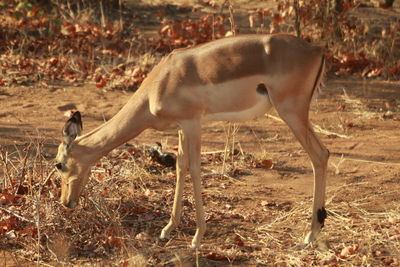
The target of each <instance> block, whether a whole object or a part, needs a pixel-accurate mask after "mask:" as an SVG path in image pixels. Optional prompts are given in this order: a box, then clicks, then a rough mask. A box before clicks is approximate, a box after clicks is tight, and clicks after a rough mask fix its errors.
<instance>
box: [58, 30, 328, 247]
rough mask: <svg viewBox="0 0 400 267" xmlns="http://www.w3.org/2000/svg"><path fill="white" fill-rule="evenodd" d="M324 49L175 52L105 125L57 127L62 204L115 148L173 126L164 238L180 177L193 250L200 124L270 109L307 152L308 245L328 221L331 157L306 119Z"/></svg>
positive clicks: (301, 45)
mask: <svg viewBox="0 0 400 267" xmlns="http://www.w3.org/2000/svg"><path fill="white" fill-rule="evenodd" d="M324 67H325V59H324V49H323V48H322V47H319V46H315V45H312V44H310V43H308V42H306V41H304V40H302V39H299V38H296V37H294V36H291V35H287V34H276V35H244V36H238V37H229V38H225V39H220V40H217V41H212V42H209V43H206V44H201V45H198V46H196V47H193V48H187V49H177V50H174V51H173V52H172V53H171V54H169V55H168V56H167V57H165V58H164V59H163V60H162V61H161V62H160V63H159V64H158V65H157V66H155V67H154V69H153V70H152V71H151V72H150V73H149V75H148V77H147V78H146V79H145V80H144V81H143V83H142V85H141V86H140V88H139V89H138V90H137V91H136V92H135V93H134V95H133V96H132V97H131V98H130V100H129V101H128V103H127V104H126V105H125V106H124V107H123V108H122V109H121V110H120V111H119V112H118V113H117V114H116V115H115V116H114V117H113V118H112V119H110V120H109V121H107V122H106V123H104V124H103V125H101V126H99V127H98V128H96V129H94V130H92V131H91V132H89V133H87V134H85V135H81V131H82V121H81V115H80V113H79V112H76V113H74V114H73V115H72V117H71V118H70V119H69V120H68V121H67V123H66V124H65V126H64V128H63V131H62V133H63V141H62V143H61V144H60V146H59V148H58V154H57V157H56V161H57V164H56V167H57V169H59V170H60V172H61V176H62V182H61V202H62V204H64V205H65V206H66V207H69V208H73V207H75V206H76V205H77V204H78V199H79V196H80V194H81V192H82V190H83V188H84V186H85V184H86V183H87V181H88V177H89V173H90V168H91V166H92V165H93V164H95V163H96V161H98V160H99V159H100V158H101V157H102V156H104V155H106V154H107V153H108V152H110V151H111V150H112V149H113V148H115V147H117V146H119V145H121V144H123V143H125V142H127V141H128V140H130V139H132V138H134V137H135V136H137V135H138V134H139V133H141V132H142V131H143V130H145V129H147V128H154V129H157V130H165V129H170V128H171V127H176V126H179V131H178V136H179V147H178V155H177V164H176V172H177V182H176V189H175V196H174V204H173V208H172V214H171V218H170V220H169V223H168V224H167V225H166V226H165V227H164V229H163V230H162V232H161V235H160V238H162V239H166V238H168V236H169V234H170V233H171V231H172V230H174V229H175V228H176V227H177V226H178V224H179V221H180V217H181V211H182V193H183V188H184V186H183V183H184V180H185V175H186V173H187V171H189V173H190V176H191V180H192V182H193V187H194V199H195V209H196V233H195V235H194V237H193V240H192V247H195V248H197V247H199V246H200V242H201V240H202V238H203V236H204V233H205V230H206V224H205V219H204V210H203V201H202V197H201V180H200V179H201V174H200V146H201V123H202V122H203V121H210V120H222V121H244V120H248V119H252V118H254V117H256V116H260V115H263V114H265V113H266V112H267V111H268V110H269V109H270V108H271V107H274V108H275V109H276V110H277V112H278V114H279V116H280V117H281V118H282V119H283V120H284V121H285V122H286V124H287V125H288V126H289V128H290V129H291V130H292V132H293V133H294V135H295V136H296V138H297V139H298V141H299V142H300V144H301V145H302V146H303V148H304V149H305V151H306V152H307V153H308V155H309V157H310V160H311V162H312V167H313V171H314V201H313V207H312V221H311V228H310V231H309V232H308V234H307V235H306V237H305V243H310V242H312V241H314V240H315V239H316V237H317V235H318V233H319V232H320V230H321V228H322V227H323V225H324V220H325V218H326V211H325V208H324V205H325V184H326V182H325V180H326V168H327V161H328V158H329V151H328V150H327V149H326V148H325V147H324V145H323V144H322V143H321V142H320V141H319V139H318V138H317V136H316V135H315V133H314V131H313V129H312V128H311V127H310V122H309V118H308V113H309V108H310V103H311V100H312V97H313V95H314V94H315V92H317V90H318V88H319V86H320V83H321V80H322V77H323V73H324Z"/></svg>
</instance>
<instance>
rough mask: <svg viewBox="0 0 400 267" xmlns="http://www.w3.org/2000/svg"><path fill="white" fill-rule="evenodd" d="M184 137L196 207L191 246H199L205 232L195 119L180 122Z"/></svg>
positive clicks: (198, 135) (197, 132) (197, 129)
mask: <svg viewBox="0 0 400 267" xmlns="http://www.w3.org/2000/svg"><path fill="white" fill-rule="evenodd" d="M181 127H182V129H183V132H184V135H185V137H187V140H188V145H189V149H188V150H189V172H190V177H191V179H192V182H193V191H194V201H195V208H196V226H197V227H196V234H195V235H194V237H193V239H192V248H199V247H200V243H201V240H202V239H203V236H204V233H205V232H206V221H205V216H204V208H203V199H202V196H201V174H200V146H201V136H200V135H201V126H200V122H199V121H197V120H193V121H185V122H182V123H181Z"/></svg>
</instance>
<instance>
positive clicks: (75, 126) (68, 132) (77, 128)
mask: <svg viewBox="0 0 400 267" xmlns="http://www.w3.org/2000/svg"><path fill="white" fill-rule="evenodd" d="M81 133H82V119H81V113H80V112H79V111H76V112H74V114H72V116H71V118H70V119H69V120H68V121H67V122H66V123H65V125H64V128H63V130H62V134H63V138H64V143H66V144H67V145H70V144H71V143H72V142H73V141H74V140H75V138H76V137H77V136H79V135H81Z"/></svg>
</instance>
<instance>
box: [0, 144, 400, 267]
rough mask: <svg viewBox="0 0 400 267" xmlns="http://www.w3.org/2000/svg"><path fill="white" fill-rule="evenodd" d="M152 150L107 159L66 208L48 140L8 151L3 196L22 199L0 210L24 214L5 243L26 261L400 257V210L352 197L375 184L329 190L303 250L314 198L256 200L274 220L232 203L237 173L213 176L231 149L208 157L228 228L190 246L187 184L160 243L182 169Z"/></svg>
mask: <svg viewBox="0 0 400 267" xmlns="http://www.w3.org/2000/svg"><path fill="white" fill-rule="evenodd" d="M147 151H148V147H145V146H143V147H136V146H125V147H123V148H119V149H117V150H114V151H113V152H112V153H111V154H110V155H109V156H108V157H106V158H103V159H102V161H101V162H100V163H99V164H97V165H96V167H94V168H93V172H92V175H91V179H90V182H89V184H88V186H87V187H86V189H85V192H84V194H83V196H82V197H81V206H80V207H78V208H77V209H75V210H67V209H65V208H63V207H62V206H61V205H60V204H59V203H58V194H59V193H58V192H59V181H58V177H57V176H58V175H57V174H56V173H54V172H53V162H52V161H51V160H47V159H46V158H45V157H44V152H43V148H42V145H41V144H40V143H32V144H31V145H29V146H27V147H26V148H25V149H21V150H17V151H16V152H14V153H11V154H8V155H7V157H6V158H5V157H4V155H5V152H4V150H3V154H2V155H3V161H2V163H3V165H7V168H3V170H6V172H5V173H4V176H3V177H7V179H6V180H7V181H9V182H10V181H11V183H10V184H6V185H7V186H6V185H4V184H3V195H2V196H4V192H5V191H4V189H5V188H8V189H9V192H10V193H11V194H12V195H14V196H15V197H16V199H15V200H10V201H8V202H7V201H5V200H4V197H3V198H2V205H1V206H0V207H1V210H0V214H1V218H2V219H3V220H4V219H5V218H9V217H10V216H11V217H15V218H16V220H15V222H14V224H13V225H6V224H4V221H2V232H1V246H2V248H4V249H11V251H12V253H13V254H14V255H15V257H17V258H19V259H20V260H21V259H23V260H24V261H26V262H35V263H38V264H42V265H48V266H54V265H58V264H62V265H69V264H73V265H76V264H77V265H85V264H89V265H101V266H103V265H104V264H106V265H112V266H121V265H122V266H144V265H146V264H147V265H149V266H193V265H195V264H196V262H197V263H198V264H199V265H200V266H225V265H240V266H243V265H248V264H258V265H267V266H270V265H271V264H272V265H274V266H305V265H312V264H314V265H317V266H320V265H330V266H337V265H346V266H379V265H390V264H392V266H397V265H398V261H399V258H398V255H400V245H399V244H400V232H399V224H400V216H399V214H400V210H399V208H398V207H397V208H388V209H387V210H384V211H376V210H373V209H372V207H373V206H374V205H372V204H373V203H377V202H379V201H380V199H381V198H382V194H375V195H365V197H364V198H361V199H356V200H354V201H351V202H348V201H343V198H342V196H343V195H351V194H352V193H354V192H355V191H358V190H360V188H362V186H365V185H366V184H367V183H356V184H346V185H344V186H342V187H340V188H335V189H334V190H331V191H330V192H328V193H327V195H328V196H332V197H331V198H330V199H328V201H327V208H328V210H329V215H330V216H329V217H328V218H329V219H328V220H327V223H326V230H325V231H324V232H323V234H322V235H321V238H320V240H318V242H317V243H316V244H314V245H313V246H308V247H305V248H303V247H300V246H299V245H298V244H301V241H302V240H301V239H302V237H301V236H300V235H299V233H301V232H305V230H306V229H305V228H306V226H307V223H306V222H307V221H308V219H309V216H310V206H311V200H307V201H302V202H298V203H296V204H294V205H293V206H292V205H286V204H285V203H282V204H279V203H278V204H276V203H272V204H271V205H270V204H267V205H265V206H262V205H261V206H257V209H258V210H255V211H254V214H261V213H264V215H266V216H267V217H268V218H270V219H268V220H267V222H266V221H265V220H264V221H263V220H260V218H258V217H257V216H255V215H253V216H254V217H251V216H247V215H246V214H247V213H246V211H238V210H235V209H232V208H231V207H229V206H228V205H227V202H224V201H223V200H224V198H226V195H224V194H221V192H220V190H219V189H218V188H219V186H220V184H221V183H222V184H224V185H225V186H227V187H228V188H229V187H230V186H231V185H232V184H235V180H237V178H234V179H232V180H230V179H228V180H227V179H226V178H223V177H220V178H218V177H219V175H217V176H215V175H213V169H214V168H215V166H216V165H218V164H221V163H222V161H223V160H224V152H216V153H213V154H205V155H203V167H204V169H205V170H204V173H205V174H204V183H205V188H206V189H205V200H206V205H207V206H208V207H207V210H208V212H207V217H208V219H207V220H208V221H209V224H211V225H215V223H218V224H220V223H221V224H222V225H224V227H223V228H221V227H215V226H211V227H209V230H208V233H207V236H206V240H205V242H204V245H203V247H202V249H200V250H199V251H192V250H190V249H189V248H188V244H189V243H190V239H191V236H192V234H193V231H194V229H195V219H194V214H193V207H194V206H193V199H192V197H191V194H190V190H185V199H186V200H185V207H184V215H183V218H182V225H181V227H180V228H179V230H177V231H176V233H175V234H174V235H173V239H171V240H170V241H168V242H160V241H159V240H158V239H157V236H158V234H159V232H160V231H161V229H162V227H163V226H164V224H165V223H166V222H167V221H168V219H169V212H170V209H171V205H172V199H173V187H174V172H173V170H172V169H165V168H163V167H162V166H160V165H158V164H156V163H155V162H153V161H152V160H151V159H150V157H149V155H148V153H147ZM230 156H231V155H230ZM249 158H251V160H249ZM253 161H254V157H252V156H249V155H247V156H246V157H244V156H243V155H242V154H237V155H234V156H233V157H232V158H230V160H229V161H227V162H226V164H227V165H229V166H230V165H231V164H234V166H235V168H238V167H240V168H244V167H246V166H247V168H252V166H249V165H252V164H253V163H254V162H253ZM21 173H23V175H21ZM230 174H236V175H239V174H238V173H230ZM49 177H50V178H49ZM210 177H212V179H209V178H210ZM48 178H49V179H48ZM4 181H5V180H3V182H4ZM17 192H19V193H20V194H16V193H17ZM384 194H386V195H396V194H398V192H397V190H393V191H389V192H385V193H384ZM239 199H240V197H239ZM239 199H238V200H239ZM228 203H231V202H228ZM4 227H8V228H7V231H5V230H4V229H5V228H4ZM232 235H233V236H232ZM185 264H186V265H185ZM396 264H397V265H396Z"/></svg>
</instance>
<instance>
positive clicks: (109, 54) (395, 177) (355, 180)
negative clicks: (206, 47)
mask: <svg viewBox="0 0 400 267" xmlns="http://www.w3.org/2000/svg"><path fill="white" fill-rule="evenodd" d="M31 2H32V3H30V2H29V1H25V2H23V1H9V3H8V4H3V3H1V11H0V12H1V13H0V14H1V16H0V20H1V23H2V27H1V28H0V37H1V38H0V39H1V41H0V42H1V46H0V50H1V58H0V64H1V70H2V72H1V74H0V86H2V87H13V86H20V85H25V86H48V85H49V84H57V83H58V84H59V83H63V84H75V85H77V84H84V83H85V84H87V83H93V84H95V85H96V87H97V88H107V89H114V88H122V89H135V88H137V86H139V85H140V83H141V82H142V80H143V79H144V78H145V76H146V73H147V72H148V71H149V70H150V69H151V67H152V66H153V65H154V64H155V63H156V62H157V61H158V59H159V58H160V57H161V56H162V55H164V54H165V53H167V52H169V51H170V50H171V49H173V48H176V47H184V46H191V45H194V44H197V43H201V42H205V41H207V40H211V39H214V38H221V37H223V36H224V35H225V34H226V33H227V32H229V31H231V30H235V31H241V32H275V31H291V32H295V30H296V27H295V26H293V25H295V24H294V21H295V20H296V17H297V19H298V21H299V22H300V24H299V26H298V27H297V30H298V32H300V33H301V34H302V36H303V37H304V38H306V39H309V40H313V41H316V40H319V42H321V43H323V44H325V45H326V46H327V48H329V53H328V59H329V65H330V69H331V71H330V73H329V75H330V76H333V75H340V76H346V77H363V78H364V79H372V78H376V79H392V80H395V79H398V77H399V75H400V59H399V57H400V55H399V51H400V49H399V38H400V35H399V32H400V24H399V15H398V10H397V9H395V10H380V11H379V12H382V13H383V14H384V15H386V16H387V19H386V20H381V21H380V22H379V23H376V24H372V23H367V22H368V21H370V20H368V19H369V17H368V12H375V11H373V10H372V8H371V10H368V9H366V8H364V9H362V8H361V7H360V3H359V2H357V1H343V3H344V6H343V8H342V9H340V10H337V12H338V13H337V14H336V16H332V14H333V13H332V14H331V13H330V12H329V11H331V10H332V8H333V6H329V5H327V2H331V1H299V7H298V9H297V10H298V12H297V13H296V12H295V10H296V9H294V8H293V6H292V5H291V3H292V1H279V2H278V5H275V4H271V3H268V7H263V5H261V4H260V5H259V6H251V5H250V7H251V8H250V9H248V10H246V9H240V8H239V7H237V9H233V10H232V9H231V12H232V11H233V12H235V14H237V17H238V19H237V21H236V23H235V25H236V26H237V28H236V29H232V28H231V26H232V24H231V23H229V11H228V10H229V9H228V8H227V6H224V5H222V2H221V3H219V2H214V1H208V2H201V5H196V8H195V9H193V7H192V6H184V7H182V6H175V5H160V6H147V5H142V6H140V7H127V6H123V5H120V2H119V1H109V2H108V1H75V2H74V3H76V4H72V3H73V1H60V0H58V1H55V0H54V1H31ZM41 2H46V3H51V6H48V7H46V6H45V5H41ZM305 2H309V3H308V4H305ZM227 3H229V1H225V4H227ZM55 7H57V8H55ZM192 11H193V18H189V16H188V15H187V14H188V13H191V12H192ZM210 11H212V12H213V13H210V14H209V12H210ZM296 14H297V15H296ZM330 14H331V15H330ZM93 18H98V19H93ZM338 18H339V19H338ZM380 18H381V19H382V17H380ZM362 19H364V20H362ZM366 21H367V22H366ZM231 22H232V20H231ZM250 26H251V27H250ZM142 28H143V29H146V31H144V30H141V29H142ZM395 85H396V84H395ZM338 88H339V87H338ZM397 89H398V88H397ZM1 92H2V90H1V87H0V93H1ZM329 94H330V93H328V96H325V97H323V100H322V101H321V102H319V103H318V105H317V107H316V108H314V110H313V113H317V114H319V116H320V118H318V123H317V124H316V125H315V128H316V129H319V132H320V134H321V135H323V136H324V138H325V140H324V141H325V142H327V143H328V147H335V144H336V143H344V142H348V143H345V147H346V149H347V152H348V153H347V154H346V153H345V152H343V153H338V154H335V153H333V156H332V159H331V161H330V162H331V163H330V164H331V167H332V171H331V173H330V175H331V176H333V177H335V178H337V179H341V181H342V182H343V183H341V184H339V183H336V184H335V186H331V187H329V189H328V192H327V196H328V199H327V207H328V210H329V214H328V215H329V217H328V218H329V219H328V220H327V222H326V226H325V227H326V229H327V230H326V231H325V232H324V233H323V235H322V237H321V238H320V240H319V241H318V242H317V244H315V245H314V246H308V247H305V248H303V247H300V246H299V244H301V241H302V236H301V233H303V232H304V230H305V227H306V226H307V224H306V223H307V221H308V219H309V216H310V206H311V198H310V197H309V196H308V195H307V197H305V196H304V195H303V196H301V195H300V196H297V197H290V196H288V195H289V193H290V192H294V191H290V190H291V189H290V186H289V189H284V190H283V189H281V188H278V189H277V188H274V187H272V186H268V183H259V184H256V185H254V186H244V185H245V184H246V183H247V182H248V181H247V180H246V177H247V176H248V175H252V176H255V177H258V176H259V177H263V176H265V175H266V176H280V178H279V179H280V180H279V181H281V182H287V180H288V179H293V180H291V181H292V182H295V180H296V177H297V176H298V175H304V176H311V172H310V171H309V169H305V167H304V165H305V166H308V165H307V164H304V165H301V164H300V165H296V164H299V163H292V164H294V165H290V166H292V167H290V166H289V167H288V166H287V165H288V164H289V162H293V161H295V162H296V161H301V159H302V158H304V154H302V152H299V151H300V148H299V147H295V146H294V145H293V144H294V143H293V142H292V141H288V140H287V139H285V138H284V137H282V135H281V131H282V129H283V128H282V127H281V126H280V122H278V121H274V122H272V123H271V122H269V123H270V124H269V125H270V126H271V127H273V128H275V129H276V130H275V132H273V134H272V133H271V135H268V136H262V137H260V136H257V134H258V132H257V134H256V132H255V131H253V129H251V130H243V129H242V130H240V128H229V129H228V128H227V129H225V131H223V130H221V131H217V132H214V131H215V130H214V129H213V130H211V129H207V130H206V131H205V132H207V134H208V137H209V138H213V136H215V135H217V136H219V138H220V139H223V138H221V136H224V137H225V138H224V139H226V142H225V144H226V145H225V149H223V147H222V148H220V149H221V151H217V149H216V148H214V147H212V145H209V147H210V146H211V147H212V149H209V150H208V151H211V152H207V153H203V154H202V171H203V186H204V194H203V197H204V201H205V205H206V208H207V223H208V226H209V228H208V232H207V234H206V240H205V241H204V244H203V246H202V248H201V249H200V250H198V251H192V250H190V249H188V244H189V243H190V239H191V237H192V235H193V233H194V229H195V216H194V213H193V209H194V205H193V198H192V195H191V190H190V189H191V188H190V183H188V185H187V188H186V190H185V194H184V198H185V203H184V215H183V218H182V225H181V226H180V227H179V229H178V230H177V231H176V232H175V233H174V234H173V238H172V239H171V240H170V241H168V242H161V241H159V240H158V239H157V237H158V235H159V233H160V231H161V229H162V227H163V226H164V225H165V223H166V222H167V221H168V219H169V212H170V210H171V205H172V200H173V193H174V192H173V188H174V184H175V181H174V178H175V173H174V169H173V168H171V167H166V166H164V165H163V164H160V163H159V162H157V160H156V159H155V158H154V157H153V156H152V152H151V151H152V150H151V147H149V146H145V145H137V144H134V145H126V146H123V147H120V148H118V149H116V150H114V151H113V152H112V153H110V154H109V155H108V156H107V157H104V158H103V159H102V160H101V162H99V163H98V164H97V165H96V166H95V167H94V168H93V172H92V174H91V179H90V182H89V184H88V185H87V187H86V190H85V193H84V195H83V196H82V197H81V203H80V204H81V205H80V206H79V207H78V208H77V209H75V210H67V209H65V208H64V207H62V206H61V204H60V203H59V202H58V201H57V200H58V197H59V188H60V181H59V179H58V174H57V173H56V172H55V170H54V166H53V164H54V163H53V161H52V157H53V156H54V155H53V154H52V153H53V152H52V151H47V150H46V149H45V147H44V143H45V141H44V140H43V138H42V137H39V138H37V139H36V140H35V141H31V142H29V144H28V145H25V146H19V147H15V148H13V149H10V146H3V145H2V144H1V143H0V166H1V169H0V175H1V176H0V178H1V180H0V190H1V191H0V216H1V217H0V263H2V262H4V264H5V265H7V266H30V265H34V264H37V265H39V266H40V265H43V266H64V265H65V266H69V265H87V266H91V265H97V266H146V265H147V266H193V265H198V266H229V265H234V266H311V265H314V266H322V265H327V266H399V265H400V263H399V261H400V256H399V255H400V200H399V197H398V195H399V193H398V192H399V182H400V178H399V177H400V176H399V174H400V167H399V163H394V162H393V160H392V161H390V159H389V160H388V159H387V158H386V159H385V160H387V161H389V162H386V161H385V160H382V161H379V160H376V159H375V158H373V159H371V158H365V157H361V159H358V161H357V160H354V157H352V155H353V154H352V152H353V149H354V148H355V147H357V146H361V145H360V144H361V143H363V142H364V143H368V142H369V141H368V140H364V139H362V137H363V136H364V135H367V134H366V132H365V129H367V130H368V129H371V128H373V129H376V128H377V127H378V126H382V127H386V128H385V129H388V127H389V126H391V125H392V124H393V125H395V123H397V124H396V125H398V121H399V118H400V115H399V103H398V100H396V99H394V101H393V99H385V98H383V97H382V98H379V97H377V98H373V99H372V98H371V101H370V102H369V106H367V105H365V104H364V103H363V102H362V101H360V100H359V99H357V98H352V97H351V96H349V95H348V94H347V93H346V91H345V90H343V89H342V87H340V90H336V91H335V92H334V93H331V94H332V95H329ZM353 94H354V95H357V93H356V92H353ZM358 94H359V95H360V94H362V92H361V90H360V91H359V93H358ZM392 95H395V96H396V95H397V96H398V92H397V93H393V94H392ZM382 99H383V100H382ZM328 114H330V115H328ZM264 123H265V122H263V123H262V124H264ZM378 123H379V124H378ZM377 125H378V126H377ZM219 126H220V125H219ZM258 126H259V125H258ZM262 126H264V128H265V125H262ZM368 127H370V128H368ZM210 128H212V127H210ZM260 129H263V127H260ZM378 130H379V129H378ZM213 134H214V135H213ZM369 134H372V133H369ZM385 134H387V135H388V136H393V135H395V131H394V130H393V129H391V130H387V132H385ZM236 135H239V136H242V137H243V136H245V135H247V136H249V135H251V137H250V138H249V137H247V138H248V139H251V141H252V142H254V141H255V142H256V143H257V144H254V145H260V144H262V146H264V145H265V144H267V147H268V148H272V149H275V148H276V151H279V152H277V154H276V156H274V154H271V153H269V154H267V153H264V152H254V151H255V150H251V149H249V148H243V147H242V146H241V143H240V141H238V140H239V137H237V138H236V137H235V136H236ZM41 139H42V140H41ZM158 140H159V139H158ZM342 140H346V141H342ZM347 140H348V141H347ZM352 140H354V141H352ZM222 141H224V140H222ZM222 141H221V142H222ZM351 142H353V143H351ZM371 142H372V141H371ZM393 144H395V145H399V144H400V143H399V142H398V140H397V141H396V140H395V141H393ZM293 146H294V148H293ZM165 147H166V148H165V149H167V150H169V152H171V153H174V146H173V145H169V146H168V145H166V146H165ZM335 148H336V147H335ZM371 149H372V148H371ZM229 151H233V153H230V152H229ZM282 151H284V152H282ZM363 151H364V153H367V152H368V149H365V150H363ZM377 151H378V152H379V153H386V151H384V150H383V152H382V151H381V150H377ZM388 153H389V152H388ZM395 153H396V151H395ZM397 153H398V151H397ZM353 156H354V155H353ZM396 159H397V160H398V159H399V157H398V156H397V157H396V156H395V160H396ZM356 163H357V164H363V165H361V167H359V166H360V165H357V164H356ZM221 166H223V171H222V173H224V175H221V168H222V167H221ZM293 166H294V167H293ZM371 166H372V167H371ZM358 168H365V171H360V170H359V169H358ZM359 172H362V174H360V173H359ZM368 172H370V173H371V175H370V176H371V177H377V176H378V173H381V172H387V173H388V175H387V176H384V178H382V181H380V180H379V182H377V181H375V180H374V181H368V180H367V179H366V175H368ZM260 179H261V178H260ZM377 179H378V178H377ZM310 182H311V180H308V184H311V183H310ZM294 187H295V186H294ZM279 190H282V191H279ZM363 190H364V191H363ZM282 195H283V196H282ZM353 196H354V197H353ZM4 264H3V265H4Z"/></svg>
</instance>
